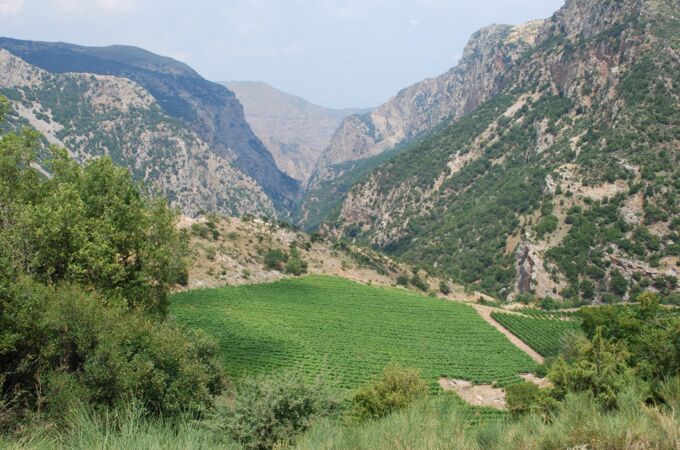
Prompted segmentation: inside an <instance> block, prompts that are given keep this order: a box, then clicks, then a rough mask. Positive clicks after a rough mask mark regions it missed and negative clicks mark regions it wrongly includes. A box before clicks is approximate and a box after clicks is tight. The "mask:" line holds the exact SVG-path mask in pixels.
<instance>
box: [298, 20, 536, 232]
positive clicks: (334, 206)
mask: <svg viewBox="0 0 680 450" xmlns="http://www.w3.org/2000/svg"><path fill="white" fill-rule="evenodd" d="M541 24H542V21H533V22H529V23H526V24H524V25H520V26H517V27H512V26H510V25H491V26H489V27H487V28H484V29H482V30H480V31H478V32H477V33H475V34H474V35H473V36H472V37H471V38H470V41H469V42H468V44H467V45H466V46H465V50H464V53H463V57H462V58H461V60H460V63H459V64H458V65H457V66H456V67H454V68H452V69H451V70H449V71H448V72H446V73H444V74H442V75H441V76H439V77H437V78H433V79H428V80H424V81H422V82H420V83H417V84H415V85H413V86H410V87H408V88H406V89H404V90H402V91H401V92H399V93H398V94H397V95H396V96H395V97H394V98H392V99H391V100H390V101H388V102H387V103H385V104H384V105H381V106H379V107H378V108H376V109H375V110H374V111H372V112H369V113H365V114H359V115H353V116H350V117H347V118H346V119H345V120H344V121H343V123H342V124H341V126H340V128H339V129H338V130H337V131H336V132H335V134H334V135H333V139H332V141H331V143H330V145H329V146H328V148H326V150H324V152H323V154H322V155H321V156H320V157H319V160H318V162H317V164H316V167H315V169H314V172H313V174H312V176H311V178H310V181H309V183H308V190H307V192H306V193H305V195H304V198H303V200H302V201H301V203H300V207H299V208H298V210H297V211H296V219H297V220H298V221H299V222H300V224H301V225H302V226H304V227H305V228H306V229H313V228H315V227H316V226H318V224H319V223H320V222H322V221H323V219H324V218H325V217H326V216H327V215H328V214H330V213H332V214H334V213H337V211H338V210H339V208H340V202H341V200H342V198H343V197H344V195H345V194H346V193H347V190H348V188H349V186H350V185H351V184H352V183H354V182H356V181H357V179H358V178H360V177H362V176H364V175H365V174H366V173H367V172H370V171H371V170H372V169H374V168H375V167H376V166H378V165H380V164H381V163H383V162H384V161H385V160H386V159H389V158H391V157H392V156H394V155H395V154H398V153H399V152H400V151H401V150H402V149H403V148H404V145H405V144H407V143H409V142H410V141H413V140H414V139H417V138H418V137H419V136H421V135H424V134H427V133H429V132H432V131H433V130H435V129H436V128H437V127H441V126H446V125H448V124H450V123H451V122H453V121H455V120H457V119H460V118H461V117H464V116H465V115H468V114H470V113H472V112H473V111H475V110H476V109H477V107H479V105H481V104H482V103H483V102H485V101H486V100H488V99H489V98H491V97H492V96H494V95H495V94H497V93H498V92H499V91H500V90H501V89H502V88H503V87H504V86H506V85H507V84H508V78H507V74H508V73H509V72H511V71H512V70H513V67H514V66H515V65H516V64H517V62H518V60H520V59H521V57H522V55H524V54H525V53H526V52H527V51H528V50H529V49H531V48H532V46H533V45H534V44H535V41H536V37H537V34H538V32H539V30H540V27H541Z"/></svg>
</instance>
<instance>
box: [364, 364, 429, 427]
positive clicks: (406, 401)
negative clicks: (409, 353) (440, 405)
mask: <svg viewBox="0 0 680 450" xmlns="http://www.w3.org/2000/svg"><path fill="white" fill-rule="evenodd" d="M428 392H429V389H428V386H427V383H426V382H425V380H424V379H423V378H422V377H421V375H420V370H418V369H404V368H402V367H400V366H399V365H398V364H390V365H388V366H387V367H385V369H384V370H383V373H382V376H381V378H379V379H378V380H376V381H375V382H374V383H373V384H371V385H370V386H366V387H364V388H363V389H361V390H359V391H358V392H357V393H356V394H355V395H354V397H353V399H352V412H353V415H354V417H356V418H357V419H359V420H366V419H376V418H380V417H384V416H386V415H388V414H390V413H392V412H394V411H398V410H400V409H403V408H405V407H406V406H408V405H410V404H411V403H413V402H415V401H416V400H419V399H421V398H425V397H427V395H428Z"/></svg>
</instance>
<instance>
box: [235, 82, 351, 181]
mask: <svg viewBox="0 0 680 450" xmlns="http://www.w3.org/2000/svg"><path fill="white" fill-rule="evenodd" d="M222 84H224V85H225V86H226V87H227V88H229V90H231V91H232V92H234V93H235V94H236V97H237V98H238V100H239V101H240V102H241V104H242V105H243V108H244V110H245V115H246V120H247V121H248V123H249V124H250V126H251V128H252V129H253V131H254V132H255V134H256V135H257V136H258V137H259V138H260V139H261V140H262V142H263V143H264V144H265V145H266V146H267V148H268V149H269V150H270V151H271V153H272V154H273V155H274V159H275V160H276V163H277V164H278V166H279V167H280V168H281V170H283V171H284V172H286V173H287V174H288V175H290V176H291V177H293V178H295V179H297V180H300V181H303V182H306V181H307V179H308V178H309V176H310V174H311V171H312V169H313V167H314V165H315V164H316V161H317V159H318V158H319V156H320V155H321V152H322V151H323V150H324V149H325V148H326V147H327V146H328V144H329V143H330V141H331V138H332V137H333V133H335V130H337V129H338V126H340V123H341V122H342V120H343V119H344V118H345V117H346V116H348V115H351V114H355V113H358V112H360V111H359V110H357V109H331V108H325V107H323V106H318V105H315V104H313V103H310V102H308V101H306V100H304V99H302V98H300V97H297V96H295V95H291V94H287V93H285V92H282V91H280V90H278V89H276V88H273V87H272V86H269V85H268V84H266V83H261V82H253V81H229V82H224V83H222Z"/></svg>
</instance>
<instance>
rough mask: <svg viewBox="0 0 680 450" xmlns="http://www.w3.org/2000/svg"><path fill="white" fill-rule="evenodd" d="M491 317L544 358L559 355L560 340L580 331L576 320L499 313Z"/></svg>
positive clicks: (579, 324) (494, 313)
mask: <svg viewBox="0 0 680 450" xmlns="http://www.w3.org/2000/svg"><path fill="white" fill-rule="evenodd" d="M491 317H492V318H493V319H494V320H495V321H496V322H498V323H499V324H501V325H502V326H503V327H505V328H506V329H507V330H508V331H510V332H511V333H512V334H514V335H515V336H517V337H518V338H520V339H521V340H522V341H524V342H525V343H526V344H527V345H528V346H529V347H531V348H533V349H534V350H536V352H538V353H539V354H540V355H541V356H543V357H546V358H548V357H551V356H557V355H558V354H559V352H560V348H561V347H562V339H563V337H564V336H565V335H566V334H567V333H578V332H580V331H581V322H580V321H579V320H578V319H576V318H574V319H569V318H558V317H556V316H552V315H545V316H541V315H539V314H533V315H532V316H531V317H527V316H523V315H519V314H506V313H499V312H493V313H491Z"/></svg>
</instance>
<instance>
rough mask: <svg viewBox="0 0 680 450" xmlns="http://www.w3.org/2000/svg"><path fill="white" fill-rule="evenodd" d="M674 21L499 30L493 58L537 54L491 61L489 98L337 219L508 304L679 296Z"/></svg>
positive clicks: (598, 6) (622, 5)
mask: <svg viewBox="0 0 680 450" xmlns="http://www.w3.org/2000/svg"><path fill="white" fill-rule="evenodd" d="M678 11H679V10H678V8H677V2H674V1H671V0H665V1H652V0H647V1H637V0H625V1H616V2H613V1H606V2H602V1H593V0H570V1H568V2H567V3H566V5H565V6H564V7H563V8H562V9H561V10H560V11H558V12H557V13H556V14H555V15H554V16H553V17H551V18H550V19H548V20H546V21H544V22H542V23H541V24H535V25H533V26H531V27H529V28H526V27H520V28H519V29H517V28H515V29H513V28H507V27H506V28H503V27H500V28H499V27H493V28H492V29H491V30H495V31H496V34H495V36H496V38H497V39H501V41H500V42H501V43H503V44H504V45H501V46H500V47H499V46H498V44H496V46H492V48H497V49H498V48H501V49H505V50H503V51H508V50H507V49H512V48H513V47H514V45H512V43H513V42H514V41H513V39H514V36H516V35H517V34H520V35H522V36H523V42H525V44H522V45H520V46H519V47H520V48H521V51H520V52H519V53H518V54H515V55H514V56H507V57H504V58H502V59H503V60H504V61H506V64H490V65H488V66H486V67H484V69H483V72H482V74H480V77H479V78H480V79H488V80H495V81H494V83H491V84H490V85H489V86H492V88H490V89H488V90H486V91H484V92H486V94H484V95H486V96H487V97H488V99H487V100H486V101H483V100H484V95H477V96H474V99H476V100H477V103H478V105H479V106H478V107H476V106H475V104H474V103H475V102H472V103H466V104H468V105H469V108H468V109H467V110H465V109H463V110H461V111H462V112H467V113H468V115H463V117H461V118H460V119H458V120H456V121H455V122H454V123H453V124H451V125H443V126H441V127H439V128H438V129H436V130H435V131H434V132H432V133H429V134H425V135H423V136H422V137H418V138H416V139H415V140H414V141H413V143H411V144H408V145H406V147H405V148H402V149H400V150H399V152H397V154H396V155H395V156H394V157H393V158H392V159H391V160H390V161H389V162H387V163H385V164H382V165H381V166H379V167H378V168H377V169H376V170H374V171H373V172H371V173H370V174H369V175H367V176H364V177H363V178H361V177H360V180H362V181H360V182H358V183H357V184H355V185H354V186H353V187H352V188H351V191H350V192H349V193H348V194H347V195H346V197H345V198H344V200H343V201H342V205H341V206H338V207H337V208H335V209H334V210H333V211H331V212H330V216H329V217H328V220H327V222H328V223H330V224H331V225H333V224H334V225H335V228H336V230H338V232H340V233H342V234H344V235H345V236H348V237H350V238H355V239H357V240H358V241H361V242H364V243H368V244H371V245H374V246H376V247H378V248H381V249H383V250H385V251H387V252H389V253H391V254H393V255H396V256H398V257H401V258H403V259H404V260H406V261H411V262H418V263H419V264H423V265H425V266H427V267H428V268H429V269H430V270H432V271H433V272H435V273H438V274H440V275H442V276H446V277H451V278H452V279H454V280H456V281H459V282H463V283H466V284H471V285H474V286H477V287H478V288H480V289H482V290H484V291H485V292H487V293H490V294H493V295H497V296H500V297H503V298H506V297H514V296H517V295H519V294H533V295H536V296H538V297H546V296H552V297H561V298H566V299H573V300H585V301H592V300H594V299H597V300H605V301H620V300H621V299H624V298H628V297H629V296H635V295H637V293H639V292H640V291H641V290H643V289H646V288H648V287H651V288H652V289H653V290H657V291H659V292H661V293H662V294H663V295H669V294H672V293H673V292H677V289H678V288H677V277H678V270H679V269H678V266H677V264H678V256H680V237H679V235H678V232H677V231H678V226H680V223H679V222H678V219H677V217H678V203H677V194H678V189H680V185H678V180H679V179H680V172H678V169H677V167H678V160H679V158H680V152H679V151H678V149H679V148H680V147H679V144H680V115H679V113H678V111H680V108H679V105H680V79H679V78H678V76H677V75H678V74H680V70H679V69H680V68H679V67H678V62H679V61H678V49H679V48H680V27H678V26H677V22H678V20H679V17H678V14H679V13H678ZM520 31H522V32H521V33H520ZM529 31H530V32H531V33H529ZM487 33H488V31H487ZM527 33H529V34H527ZM482 34H484V33H482ZM475 39H478V37H476V38H475ZM475 39H473V42H475ZM522 47H523V48H522ZM469 48H471V47H470V46H468V49H469ZM483 54H484V52H480V51H476V52H473V53H470V54H468V55H467V58H468V59H469V58H470V57H472V56H476V57H480V55H483ZM501 54H502V53H501ZM463 60H464V61H465V60H466V58H464V59H463ZM492 60H493V58H492ZM493 86H495V87H493ZM494 90H496V91H497V92H496V93H495V94H494ZM476 92H477V91H476ZM471 98H473V97H471ZM378 110H380V109H378ZM340 195H342V192H339V193H336V196H340Z"/></svg>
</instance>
